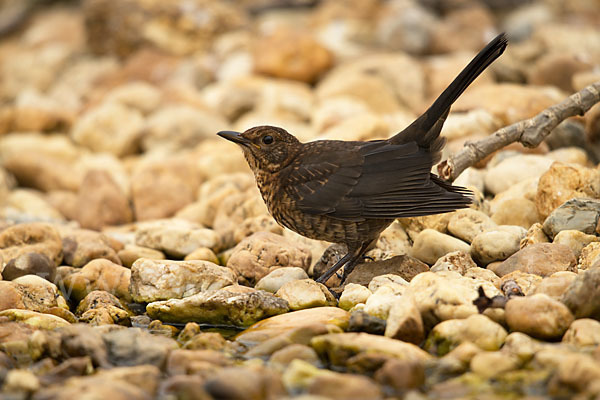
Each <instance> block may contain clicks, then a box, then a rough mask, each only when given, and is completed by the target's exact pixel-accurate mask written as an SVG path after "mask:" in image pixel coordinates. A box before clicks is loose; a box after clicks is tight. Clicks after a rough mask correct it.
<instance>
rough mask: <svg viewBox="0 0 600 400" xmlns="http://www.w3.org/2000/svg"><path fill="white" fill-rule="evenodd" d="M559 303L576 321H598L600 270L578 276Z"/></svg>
mask: <svg viewBox="0 0 600 400" xmlns="http://www.w3.org/2000/svg"><path fill="white" fill-rule="evenodd" d="M560 301H562V302H563V303H564V304H565V305H566V306H567V307H569V309H570V310H571V312H572V313H573V315H574V316H575V318H576V319H579V318H593V319H596V320H600V268H592V269H589V270H586V271H584V272H583V273H581V274H578V275H577V277H576V278H575V280H573V282H572V283H571V285H569V287H568V288H567V290H566V292H565V293H563V295H562V297H561V299H560Z"/></svg>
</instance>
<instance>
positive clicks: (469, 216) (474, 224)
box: [448, 208, 497, 243]
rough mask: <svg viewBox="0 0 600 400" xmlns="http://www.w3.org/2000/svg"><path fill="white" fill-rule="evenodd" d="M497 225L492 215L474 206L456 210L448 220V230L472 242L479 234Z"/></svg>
mask: <svg viewBox="0 0 600 400" xmlns="http://www.w3.org/2000/svg"><path fill="white" fill-rule="evenodd" d="M496 227H497V225H496V223H495V222H494V221H492V219H491V218H490V217H488V216H487V215H485V214H484V213H482V212H481V211H478V210H474V209H472V208H465V209H463V210H458V211H456V212H454V213H453V214H452V216H451V217H450V220H449V221H448V232H450V233H451V234H452V235H453V236H455V237H457V238H459V239H461V240H464V241H465V242H467V243H471V242H472V241H473V239H474V238H475V237H476V236H477V235H478V234H480V233H482V232H484V231H489V230H493V229H494V228H496Z"/></svg>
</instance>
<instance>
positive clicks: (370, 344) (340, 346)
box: [310, 332, 431, 366]
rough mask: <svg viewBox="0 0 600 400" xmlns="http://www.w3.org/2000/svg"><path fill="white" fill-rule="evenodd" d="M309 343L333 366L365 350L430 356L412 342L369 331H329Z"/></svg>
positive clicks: (422, 358)
mask: <svg viewBox="0 0 600 400" xmlns="http://www.w3.org/2000/svg"><path fill="white" fill-rule="evenodd" d="M310 345H311V346H312V348H313V349H315V351H316V352H317V353H318V354H319V355H320V356H321V357H326V359H327V360H329V361H330V362H331V364H332V365H335V366H345V365H347V363H348V360H349V359H350V358H351V357H353V356H356V355H358V354H361V353H365V352H366V353H369V354H380V355H383V356H389V357H391V358H396V359H399V360H409V361H426V360H428V359H430V358H431V356H430V355H429V354H428V353H426V352H425V351H423V350H421V349H420V348H419V347H418V346H416V345H414V344H412V343H405V342H402V341H399V340H395V339H391V338H387V337H384V336H378V335H372V334H369V333H354V332H347V333H330V334H327V335H321V336H316V337H314V338H313V339H312V340H311V342H310Z"/></svg>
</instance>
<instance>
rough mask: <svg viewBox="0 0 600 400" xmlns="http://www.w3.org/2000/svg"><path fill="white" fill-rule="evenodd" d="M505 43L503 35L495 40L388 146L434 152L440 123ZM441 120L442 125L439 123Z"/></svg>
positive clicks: (501, 51) (496, 56) (502, 48)
mask: <svg viewBox="0 0 600 400" xmlns="http://www.w3.org/2000/svg"><path fill="white" fill-rule="evenodd" d="M507 43H508V41H507V38H506V35H505V34H504V33H502V34H500V35H498V36H496V38H495V39H494V40H492V41H491V42H490V43H488V45H487V46H485V48H484V49H483V50H481V51H480V52H479V53H478V54H477V55H476V56H475V58H473V60H471V62H470V63H469V64H468V65H467V66H466V67H465V68H464V69H463V70H462V71H461V73H460V74H458V76H457V77H456V78H455V79H454V81H452V83H451V84H450V85H449V86H448V87H447V88H446V89H445V90H444V91H443V92H442V94H440V95H439V97H438V98H437V99H436V100H435V101H434V102H433V104H432V105H431V107H429V108H428V109H427V111H425V113H423V115H421V116H420V117H419V118H417V119H416V120H415V121H414V122H413V123H412V124H410V125H409V126H408V127H407V128H406V129H404V130H403V131H402V132H400V133H398V134H397V135H396V136H393V137H392V138H390V139H389V140H390V142H392V143H398V144H399V143H408V142H410V141H415V142H417V143H418V144H419V146H420V147H423V148H430V146H431V147H434V148H437V147H439V146H440V144H439V143H437V144H436V143H435V142H436V139H438V136H439V134H440V131H441V128H442V125H443V120H444V119H445V117H446V116H447V115H448V112H449V111H450V106H451V105H452V104H453V103H454V102H455V101H456V99H458V97H459V96H460V95H461V94H462V93H463V92H464V91H465V89H466V88H467V87H469V85H470V84H471V83H473V81H474V80H475V79H476V78H477V77H478V76H479V75H480V74H481V73H482V72H483V71H484V70H485V69H486V68H487V67H488V66H489V65H490V64H491V63H492V62H494V61H495V60H496V59H497V58H498V57H500V55H501V54H502V53H503V52H504V50H505V49H506V45H507ZM440 119H442V121H441V123H438V122H439V121H440ZM442 145H443V144H442ZM432 150H433V148H432Z"/></svg>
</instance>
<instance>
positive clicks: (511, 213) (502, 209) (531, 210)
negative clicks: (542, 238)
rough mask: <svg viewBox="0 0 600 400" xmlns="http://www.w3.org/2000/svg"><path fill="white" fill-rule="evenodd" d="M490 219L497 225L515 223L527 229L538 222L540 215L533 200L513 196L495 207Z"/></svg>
mask: <svg viewBox="0 0 600 400" xmlns="http://www.w3.org/2000/svg"><path fill="white" fill-rule="evenodd" d="M492 221H494V222H495V223H496V224H498V225H516V226H520V227H522V228H525V229H529V227H530V226H531V225H533V224H535V223H536V222H540V216H539V214H538V211H537V207H536V206H535V202H533V201H532V200H530V199H526V198H514V199H507V200H505V201H503V202H501V203H500V204H499V205H498V206H497V207H496V210H495V212H494V213H493V214H492Z"/></svg>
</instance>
